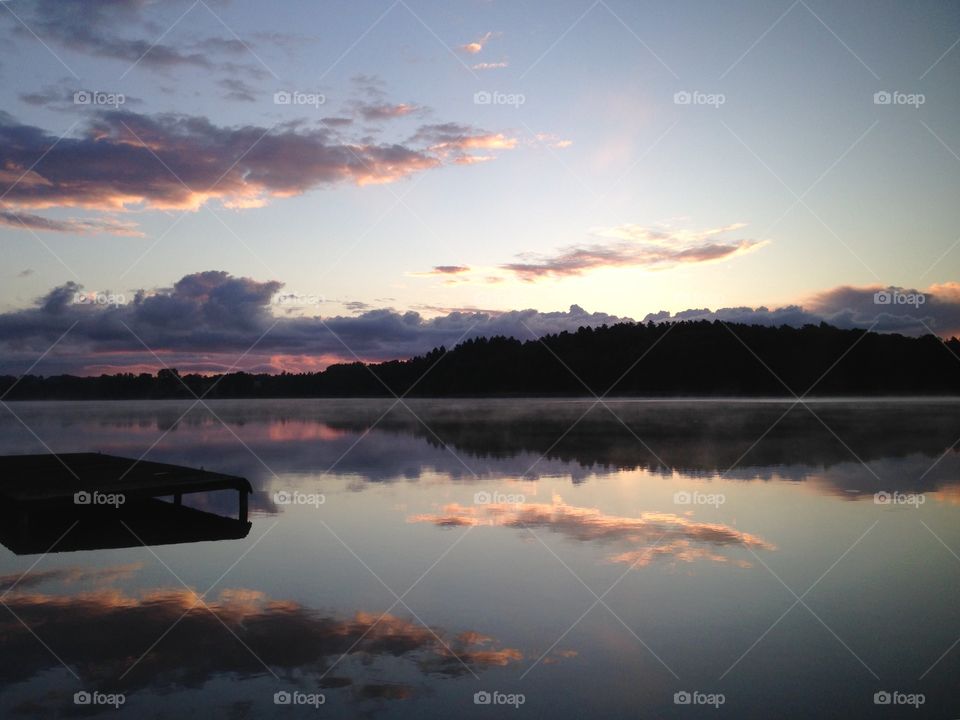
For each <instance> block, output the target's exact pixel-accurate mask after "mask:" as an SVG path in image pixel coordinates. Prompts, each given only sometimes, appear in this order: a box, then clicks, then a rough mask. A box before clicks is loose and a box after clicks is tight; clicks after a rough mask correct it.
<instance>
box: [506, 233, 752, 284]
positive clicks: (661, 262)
mask: <svg viewBox="0 0 960 720" xmlns="http://www.w3.org/2000/svg"><path fill="white" fill-rule="evenodd" d="M741 227H743V225H740V224H737V225H729V226H726V227H721V228H712V229H708V230H701V231H687V230H664V229H653V228H647V227H641V226H638V225H620V226H617V227H612V228H599V229H596V230H594V231H593V232H592V234H593V235H594V236H596V237H599V238H603V239H605V240H606V242H599V243H591V244H585V245H572V246H569V247H566V248H562V249H561V250H558V251H557V252H555V253H553V254H545V255H538V254H535V253H526V254H522V255H519V256H518V260H519V261H518V262H511V263H506V264H504V265H501V266H500V267H501V269H502V270H506V271H508V272H510V273H513V274H515V275H516V276H517V277H519V278H520V279H522V280H526V281H529V282H533V281H535V280H538V279H541V278H545V277H569V276H575V275H582V274H583V273H585V272H587V271H589V270H598V269H605V268H615V267H642V268H647V269H651V270H661V269H666V268H670V267H675V266H677V265H685V264H697V263H706V262H719V261H723V260H729V259H731V258H733V257H737V256H739V255H743V254H745V253H748V252H752V251H754V250H757V249H759V248H761V247H763V246H764V245H766V244H767V243H766V241H761V240H750V239H741V240H722V239H720V238H719V237H718V236H720V235H721V234H723V233H727V232H731V231H734V230H738V229H740V228H741Z"/></svg>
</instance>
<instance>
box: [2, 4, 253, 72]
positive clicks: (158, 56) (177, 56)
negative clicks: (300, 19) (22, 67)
mask: <svg viewBox="0 0 960 720" xmlns="http://www.w3.org/2000/svg"><path fill="white" fill-rule="evenodd" d="M149 5H150V3H149V2H147V0H36V1H35V2H33V3H30V4H29V5H27V7H28V8H29V12H27V13H26V15H25V18H26V19H25V24H26V25H27V26H29V27H30V30H28V29H27V28H26V27H24V26H23V25H19V24H18V25H16V26H15V32H16V33H17V34H19V35H21V36H23V37H26V38H30V39H31V40H33V39H34V35H33V34H32V33H34V32H35V33H36V34H37V35H38V36H40V37H42V38H44V39H45V40H46V41H52V42H53V43H56V44H58V45H60V46H62V47H65V48H68V49H70V50H73V51H75V52H80V53H85V54H87V55H92V56H94V57H101V58H109V59H112V60H121V61H123V62H125V63H129V64H131V65H132V64H134V63H136V64H137V66H139V67H144V68H148V69H153V70H158V69H167V68H174V67H182V66H187V67H196V68H203V69H207V70H211V69H217V68H218V67H219V68H221V69H237V70H239V69H241V67H240V66H237V65H235V64H232V63H217V62H215V61H214V60H213V59H212V58H211V57H210V55H211V54H215V53H224V52H225V53H232V54H236V53H239V52H241V51H244V50H245V49H246V48H245V47H244V45H243V43H242V42H240V41H238V40H236V39H232V38H217V37H211V38H206V39H203V40H200V41H197V42H195V43H194V44H193V45H191V46H190V47H189V48H182V49H181V48H177V47H175V46H173V45H170V44H168V43H166V42H164V41H163V39H162V37H161V38H160V39H157V38H156V34H158V33H159V31H157V33H156V34H155V33H151V37H150V38H149V39H147V38H128V37H124V36H123V35H121V34H119V33H117V32H116V29H117V28H119V27H132V28H134V29H135V30H138V31H140V32H147V31H148V29H149V28H150V26H149V25H147V24H146V23H144V22H143V20H144V19H143V16H142V15H143V10H144V9H145V8H146V7H148V6H149ZM183 5H186V3H183ZM179 13H180V11H179V10H177V11H176V14H179ZM176 14H175V15H174V17H175V16H176ZM171 19H173V18H171ZM242 69H243V70H244V71H245V72H254V73H259V72H260V70H259V68H253V67H246V66H244V67H243V68H242Z"/></svg>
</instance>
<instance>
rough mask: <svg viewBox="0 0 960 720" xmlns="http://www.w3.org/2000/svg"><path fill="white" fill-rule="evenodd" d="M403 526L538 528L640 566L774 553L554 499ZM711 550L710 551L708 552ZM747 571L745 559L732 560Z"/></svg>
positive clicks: (697, 526) (663, 520) (658, 515)
mask: <svg viewBox="0 0 960 720" xmlns="http://www.w3.org/2000/svg"><path fill="white" fill-rule="evenodd" d="M409 522H422V523H432V524H433V525H437V526H440V527H458V526H483V525H487V526H501V527H510V528H516V529H523V530H529V529H530V528H544V529H546V530H549V531H550V532H552V533H558V534H560V535H562V536H564V537H566V538H568V539H571V540H577V541H580V542H595V543H599V544H603V545H613V546H616V547H619V548H620V549H619V550H618V551H617V552H615V553H614V554H613V555H609V556H608V557H607V558H606V559H607V561H608V562H611V563H625V564H627V565H631V566H633V567H643V566H645V565H647V564H648V563H649V562H651V560H653V559H655V558H667V559H672V560H675V561H680V562H688V563H689V562H693V561H694V560H710V561H713V562H720V563H724V562H727V561H728V557H727V556H725V555H722V554H720V553H719V552H717V551H716V550H715V549H716V548H728V549H729V548H730V547H733V549H737V548H740V547H745V548H748V549H750V550H774V549H775V548H774V546H773V545H771V544H770V543H768V542H765V541H764V540H762V539H760V538H759V537H757V536H755V535H751V534H750V533H747V532H742V531H740V530H737V529H736V528H733V527H730V526H729V525H723V524H720V523H706V522H697V521H695V520H692V519H690V518H687V517H682V516H680V515H675V514H672V513H663V512H645V513H642V514H641V515H640V516H639V517H620V516H617V515H609V514H605V513H603V512H601V511H600V510H598V509H596V508H585V507H576V506H574V505H570V504H568V503H565V502H564V501H563V499H562V498H560V497H559V496H554V498H553V501H552V502H550V503H525V502H524V503H484V504H479V505H471V506H468V505H460V504H458V503H452V504H450V505H445V506H443V507H442V508H441V509H440V511H439V512H437V513H425V514H421V515H414V516H412V517H410V518H409ZM711 548H713V549H711ZM737 564H738V565H740V566H741V567H749V566H750V563H749V561H747V560H744V559H741V560H738V561H737Z"/></svg>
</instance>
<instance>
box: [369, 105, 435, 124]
mask: <svg viewBox="0 0 960 720" xmlns="http://www.w3.org/2000/svg"><path fill="white" fill-rule="evenodd" d="M354 110H355V111H356V112H357V113H358V114H359V115H360V116H361V117H362V118H363V119H364V120H369V121H371V122H379V121H382V120H393V119H395V118H402V117H406V116H407V115H410V114H413V113H420V112H422V111H423V108H421V107H419V106H417V105H412V104H410V103H396V104H390V103H365V102H358V103H355V104H354Z"/></svg>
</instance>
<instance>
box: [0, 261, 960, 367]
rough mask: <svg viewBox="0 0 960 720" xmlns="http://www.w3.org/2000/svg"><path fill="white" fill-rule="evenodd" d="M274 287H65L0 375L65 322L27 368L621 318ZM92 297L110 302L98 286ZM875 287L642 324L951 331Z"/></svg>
mask: <svg viewBox="0 0 960 720" xmlns="http://www.w3.org/2000/svg"><path fill="white" fill-rule="evenodd" d="M282 287H283V284H282V283H281V282H278V281H268V282H258V281H256V280H253V279H250V278H238V277H233V276H231V275H230V274H228V273H226V272H223V271H207V272H200V273H194V274H191V275H187V276H185V277H183V278H182V279H180V280H179V281H178V282H177V283H175V284H174V285H173V287H170V288H165V289H159V290H155V291H152V292H149V293H147V292H143V291H140V292H138V293H136V294H131V295H128V296H126V297H125V298H121V301H120V304H112V305H110V306H109V307H107V306H103V305H98V304H96V303H90V302H88V303H78V302H77V300H76V298H77V296H78V294H79V293H82V292H83V291H84V288H82V287H81V286H80V285H78V284H77V283H73V282H69V283H66V284H64V285H62V286H60V287H57V288H54V289H53V290H51V291H50V292H49V293H47V294H46V295H45V296H43V297H42V298H40V299H39V300H38V301H37V304H36V305H35V306H34V307H31V308H26V309H20V310H14V311H11V312H7V313H3V314H0V357H2V358H3V363H2V367H0V371H3V372H7V373H14V372H17V371H21V372H22V371H23V369H25V368H26V367H27V366H29V365H30V364H31V363H32V362H33V361H34V360H35V359H36V358H37V356H39V355H40V354H41V353H43V352H44V351H46V350H47V349H48V348H49V347H50V345H51V344H52V343H53V342H54V341H55V340H57V338H59V337H60V336H61V335H62V334H63V333H64V332H65V331H67V330H68V329H69V328H70V327H71V326H73V325H74V323H76V326H75V327H73V329H72V330H70V332H69V333H68V334H67V335H66V337H64V338H63V339H62V340H61V342H60V343H59V344H58V345H57V346H56V348H54V350H53V351H52V352H51V353H50V354H49V355H48V356H47V357H45V359H44V361H43V364H42V366H41V367H38V368H37V372H42V373H44V374H51V373H53V372H64V371H71V372H75V373H76V372H89V373H95V374H99V372H116V371H121V370H125V369H131V368H133V369H137V368H142V369H143V370H145V371H147V370H151V369H156V368H157V367H158V366H159V365H160V363H159V361H158V360H157V358H156V357H155V356H153V355H152V354H151V353H149V352H147V351H146V350H145V349H144V347H143V344H141V341H142V342H143V343H145V344H146V345H147V346H148V347H150V348H152V349H153V351H154V352H156V353H158V354H159V355H160V356H161V357H163V358H164V362H165V363H166V364H168V365H175V366H177V367H179V368H180V369H181V370H192V371H197V372H219V371H223V370H226V369H229V368H231V366H233V364H234V362H236V361H237V359H238V358H239V356H240V355H241V354H243V353H247V354H246V355H245V356H244V358H243V361H242V363H241V364H240V368H242V369H246V370H250V371H259V372H279V371H281V370H283V369H288V370H291V369H301V370H308V369H312V370H318V369H322V368H323V367H325V366H326V365H327V364H329V363H331V362H340V361H344V360H345V361H353V360H355V359H356V357H357V356H358V357H360V358H362V359H364V360H373V361H376V360H387V359H394V358H405V357H410V356H413V355H417V354H423V353H425V352H427V351H429V350H430V349H432V348H435V347H438V346H440V345H444V346H447V347H451V346H452V345H454V344H456V343H457V342H458V341H460V340H462V339H466V338H469V337H479V336H488V337H489V336H493V335H504V336H508V337H516V338H520V339H530V338H532V337H534V336H541V335H546V334H549V333H558V332H563V331H575V330H577V329H578V328H580V327H584V326H589V327H595V326H599V325H611V324H614V323H617V322H626V321H629V320H630V319H629V318H623V317H618V316H614V315H608V314H605V313H600V312H594V313H590V312H587V311H586V310H584V309H583V308H582V307H580V306H578V305H572V306H571V307H570V309H569V310H567V311H563V312H540V311H537V310H532V309H530V310H511V311H504V312H491V311H481V310H453V311H450V312H447V313H446V314H442V315H439V316H436V317H430V318H427V317H424V316H422V315H421V314H420V313H418V312H413V311H406V312H397V311H395V310H392V309H384V308H377V309H368V308H365V307H362V306H361V305H352V306H350V308H349V309H351V310H354V311H355V312H359V314H355V315H340V316H334V317H316V316H305V315H291V314H285V315H283V316H282V317H278V313H276V312H274V310H275V309H276V310H283V309H284V307H283V303H282V302H280V301H279V300H278V298H279V297H280V290H281V288H282ZM98 290H99V291H100V292H101V293H106V294H109V293H108V292H107V290H106V289H104V288H100V289H98ZM854 290H855V291H856V292H853V291H854ZM877 291H878V289H873V288H861V289H850V288H839V289H837V290H833V291H829V292H826V293H823V294H821V295H819V296H817V298H818V299H817V300H816V302H817V303H818V304H817V305H816V306H811V307H810V308H807V309H805V308H802V307H799V306H796V307H787V308H780V309H777V310H768V309H766V308H757V309H751V308H727V309H721V310H717V311H710V310H690V311H685V312H680V313H676V314H674V315H666V314H664V313H658V314H655V315H650V316H647V318H644V320H645V321H647V320H657V321H675V320H683V319H688V320H694V319H716V318H720V319H724V320H728V321H730V322H747V323H756V324H767V325H782V324H788V325H797V326H799V325H804V324H808V323H819V322H821V321H831V322H837V323H846V324H847V326H850V327H869V326H870V325H871V324H872V323H873V322H874V321H875V320H879V321H880V323H879V324H878V326H877V328H876V329H878V330H881V331H883V330H895V331H898V332H904V331H905V330H910V331H911V333H912V334H917V335H920V334H925V333H927V332H929V331H930V330H932V331H934V332H937V333H939V334H941V335H949V334H953V333H956V332H960V286H957V285H943V286H935V287H934V288H931V289H930V290H929V291H928V292H927V293H926V294H925V303H924V304H923V305H921V306H920V307H919V311H918V312H917V313H916V314H911V313H910V312H908V311H907V310H903V311H891V310H888V309H887V308H888V307H889V306H886V305H878V306H874V305H866V304H865V301H864V298H867V297H869V298H870V299H871V302H872V298H873V293H874V292H877ZM841 300H843V301H844V302H850V303H853V301H854V300H858V302H860V304H859V305H856V304H853V305H851V306H849V307H845V308H840V307H835V306H832V305H831V303H833V305H836V304H837V303H839V302H840V301H841ZM124 301H125V303H126V304H124ZM910 310H911V311H912V310H913V309H912V308H911V309H910ZM871 313H872V314H871ZM911 318H912V320H911ZM911 323H912V324H911ZM926 328H930V330H927V329H926ZM258 338H259V341H258ZM254 344H256V347H254V348H253V349H252V350H251V347H252V346H253V345H254ZM248 351H249V352H248ZM354 353H355V355H354Z"/></svg>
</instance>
